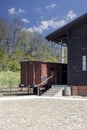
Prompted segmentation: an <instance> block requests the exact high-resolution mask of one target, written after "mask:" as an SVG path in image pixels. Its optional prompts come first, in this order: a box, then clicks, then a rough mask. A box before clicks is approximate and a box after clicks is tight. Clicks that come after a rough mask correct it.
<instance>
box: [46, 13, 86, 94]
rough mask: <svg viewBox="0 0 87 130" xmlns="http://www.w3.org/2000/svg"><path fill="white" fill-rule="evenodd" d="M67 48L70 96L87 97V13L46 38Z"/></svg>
mask: <svg viewBox="0 0 87 130" xmlns="http://www.w3.org/2000/svg"><path fill="white" fill-rule="evenodd" d="M46 39H47V40H49V41H55V42H56V43H59V44H62V45H63V44H66V45H67V47H68V57H67V58H68V69H67V84H68V86H71V88H72V95H82V96H87V13H86V14H84V15H82V16H80V17H79V18H77V19H75V20H73V21H72V22H70V23H68V24H66V25H64V26H63V27H61V28H60V29H58V30H56V31H55V32H53V33H51V34H49V35H48V36H47V37H46Z"/></svg>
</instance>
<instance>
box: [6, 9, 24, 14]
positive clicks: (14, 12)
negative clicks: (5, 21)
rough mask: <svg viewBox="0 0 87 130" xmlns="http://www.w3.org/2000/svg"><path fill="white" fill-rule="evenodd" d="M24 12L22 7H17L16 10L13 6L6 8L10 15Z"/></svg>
mask: <svg viewBox="0 0 87 130" xmlns="http://www.w3.org/2000/svg"><path fill="white" fill-rule="evenodd" d="M24 12H25V10H23V9H21V8H19V9H18V10H17V9H15V8H11V9H9V10H8V13H9V14H10V15H14V14H20V13H24Z"/></svg>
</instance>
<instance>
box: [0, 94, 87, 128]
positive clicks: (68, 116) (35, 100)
mask: <svg viewBox="0 0 87 130" xmlns="http://www.w3.org/2000/svg"><path fill="white" fill-rule="evenodd" d="M0 130H87V99H82V98H81V99H76V98H59V97H55V98H41V97H32V98H31V97H28V96H26V97H17V98H16V97H9V98H0Z"/></svg>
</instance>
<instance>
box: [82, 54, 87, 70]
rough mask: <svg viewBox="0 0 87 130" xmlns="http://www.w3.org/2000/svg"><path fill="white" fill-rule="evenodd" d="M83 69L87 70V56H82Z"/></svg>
mask: <svg viewBox="0 0 87 130" xmlns="http://www.w3.org/2000/svg"><path fill="white" fill-rule="evenodd" d="M82 70H83V71H86V70H87V61H86V56H85V55H84V56H82Z"/></svg>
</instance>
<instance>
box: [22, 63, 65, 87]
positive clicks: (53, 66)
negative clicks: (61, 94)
mask: <svg viewBox="0 0 87 130" xmlns="http://www.w3.org/2000/svg"><path fill="white" fill-rule="evenodd" d="M40 83H43V85H52V84H60V85H61V84H67V65H66V64H61V63H49V62H46V63H45V62H37V61H26V62H21V82H20V85H21V86H24V87H28V86H29V85H38V84H40Z"/></svg>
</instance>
